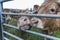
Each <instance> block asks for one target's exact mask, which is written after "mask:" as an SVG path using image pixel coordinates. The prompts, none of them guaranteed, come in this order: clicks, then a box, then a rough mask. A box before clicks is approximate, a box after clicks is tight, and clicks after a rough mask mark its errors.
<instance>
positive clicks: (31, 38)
mask: <svg viewBox="0 0 60 40" xmlns="http://www.w3.org/2000/svg"><path fill="white" fill-rule="evenodd" d="M9 24H11V25H14V26H16V23H15V22H14V21H9ZM4 29H5V30H6V31H8V32H10V33H12V34H14V35H16V36H19V37H21V38H23V39H24V40H43V37H39V36H36V35H34V34H30V33H26V32H22V31H19V30H16V29H13V28H9V27H4ZM31 30H33V31H36V32H40V33H41V30H40V29H37V28H31ZM5 36H6V37H8V38H9V40H16V39H14V38H12V37H10V36H8V35H5ZM54 36H55V37H59V38H60V28H59V29H58V30H57V31H56V33H55V34H54Z"/></svg>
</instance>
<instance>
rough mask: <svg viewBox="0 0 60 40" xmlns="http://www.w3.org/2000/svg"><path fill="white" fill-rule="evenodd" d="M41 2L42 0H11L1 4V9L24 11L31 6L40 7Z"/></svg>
mask: <svg viewBox="0 0 60 40" xmlns="http://www.w3.org/2000/svg"><path fill="white" fill-rule="evenodd" d="M43 2H44V0H13V1H9V2H5V3H3V7H4V8H12V9H26V8H33V5H35V4H38V5H41V3H43Z"/></svg>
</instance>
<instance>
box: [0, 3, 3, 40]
mask: <svg viewBox="0 0 60 40" xmlns="http://www.w3.org/2000/svg"><path fill="white" fill-rule="evenodd" d="M2 11H3V4H2V2H0V40H3V27H2V18H1V17H2V15H1V12H2Z"/></svg>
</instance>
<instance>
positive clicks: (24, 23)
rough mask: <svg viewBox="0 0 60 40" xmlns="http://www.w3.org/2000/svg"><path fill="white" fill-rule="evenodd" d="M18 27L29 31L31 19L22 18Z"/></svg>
mask: <svg viewBox="0 0 60 40" xmlns="http://www.w3.org/2000/svg"><path fill="white" fill-rule="evenodd" d="M17 26H18V27H19V28H20V29H21V30H25V29H29V28H30V19H29V17H27V16H22V17H20V18H19V20H18V23H17Z"/></svg>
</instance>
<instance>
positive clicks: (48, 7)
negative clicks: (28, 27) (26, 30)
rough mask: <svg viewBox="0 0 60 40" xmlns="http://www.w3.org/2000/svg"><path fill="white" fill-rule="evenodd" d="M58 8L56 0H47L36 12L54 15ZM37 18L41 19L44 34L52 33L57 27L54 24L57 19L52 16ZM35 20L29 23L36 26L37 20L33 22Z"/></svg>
mask: <svg viewBox="0 0 60 40" xmlns="http://www.w3.org/2000/svg"><path fill="white" fill-rule="evenodd" d="M58 8H59V7H58V4H57V2H56V0H47V1H45V2H44V3H43V4H42V5H41V6H40V7H39V8H38V10H37V13H38V14H55V15H56V14H57V10H58ZM33 19H34V18H33ZM39 19H40V20H42V22H43V26H44V28H43V32H44V33H45V34H50V35H53V33H54V32H55V30H56V29H57V27H58V26H57V24H56V22H57V19H56V18H53V19H52V18H39ZM34 20H35V19H34ZM35 22H37V21H36V20H35ZM35 22H33V23H31V24H35V25H36V26H37V23H39V22H37V23H35ZM32 26H33V25H32ZM36 26H35V27H36ZM40 27H41V26H40Z"/></svg>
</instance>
